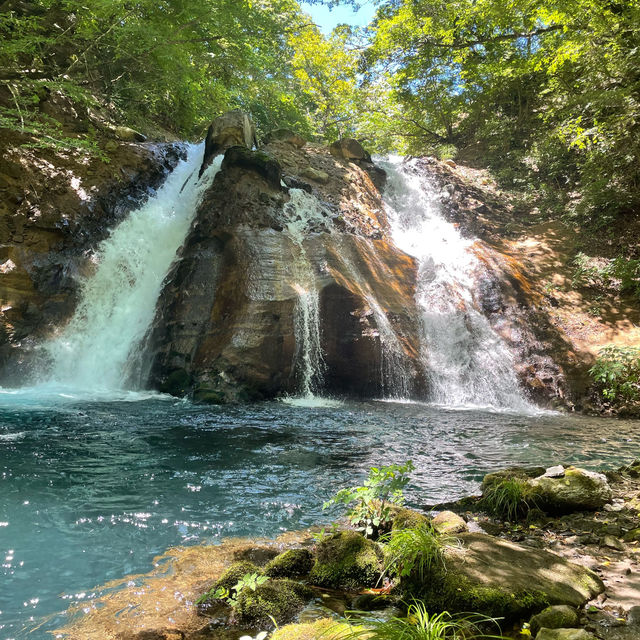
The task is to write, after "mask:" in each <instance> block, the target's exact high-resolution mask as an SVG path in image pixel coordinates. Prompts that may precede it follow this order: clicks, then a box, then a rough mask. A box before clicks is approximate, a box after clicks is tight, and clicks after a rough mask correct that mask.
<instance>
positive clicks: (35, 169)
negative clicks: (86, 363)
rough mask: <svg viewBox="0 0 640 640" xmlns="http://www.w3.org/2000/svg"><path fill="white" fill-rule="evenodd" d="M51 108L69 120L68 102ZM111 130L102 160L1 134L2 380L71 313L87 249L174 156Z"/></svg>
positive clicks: (19, 371)
mask: <svg viewBox="0 0 640 640" xmlns="http://www.w3.org/2000/svg"><path fill="white" fill-rule="evenodd" d="M54 107H55V109H56V113H58V114H60V112H61V111H62V112H63V115H65V114H66V116H68V118H70V119H71V120H73V118H72V115H73V114H72V113H66V112H67V111H69V110H70V109H71V106H70V105H57V106H56V105H52V107H51V108H52V109H53V108H54ZM65 110H66V111H65ZM118 135H119V134H118V132H110V133H109V135H107V136H106V137H105V140H103V142H104V143H105V147H106V148H105V154H106V156H105V157H106V159H107V160H108V162H106V161H103V160H101V159H99V158H95V157H91V156H90V155H87V154H83V153H80V152H70V151H67V152H64V151H55V150H51V149H45V150H42V149H29V148H25V147H22V146H21V145H22V143H24V142H25V141H28V140H27V139H26V138H25V136H21V135H20V134H19V133H15V132H9V131H7V130H2V131H1V132H0V150H1V152H2V164H1V169H0V194H1V195H2V198H0V385H3V386H16V385H19V384H21V383H23V382H24V381H25V379H26V377H27V376H28V373H29V368H30V367H29V365H30V363H31V360H32V355H33V348H34V347H35V346H36V345H37V343H38V342H39V341H41V340H42V339H44V338H46V337H47V336H48V335H49V334H50V333H51V332H52V331H53V330H54V329H55V328H56V327H59V326H60V325H63V324H64V323H65V322H66V321H67V320H68V318H69V317H70V315H71V314H72V313H73V311H74V309H75V307H76V304H77V301H78V287H79V282H80V280H81V278H82V276H83V275H86V274H87V273H90V271H91V268H92V262H91V252H92V249H93V248H95V246H96V245H97V243H98V242H100V240H102V239H103V238H105V237H106V236H107V235H108V233H109V229H110V227H112V226H113V225H114V224H115V223H117V222H118V221H119V220H121V219H122V218H123V217H124V216H125V215H126V214H127V213H128V212H129V211H130V210H131V209H133V208H135V207H136V206H137V205H138V204H140V203H141V202H142V201H143V200H144V199H145V198H146V197H147V196H148V193H149V189H150V188H153V187H156V186H158V185H159V184H161V182H162V180H163V179H164V178H165V176H166V174H167V172H168V171H170V170H171V169H172V168H173V167H174V166H175V165H176V163H177V162H178V159H179V157H180V155H181V153H182V152H181V148H180V146H179V145H173V144H163V145H158V144H143V143H136V142H132V141H126V140H122V139H121V138H120V139H119V138H118ZM121 137H122V136H121Z"/></svg>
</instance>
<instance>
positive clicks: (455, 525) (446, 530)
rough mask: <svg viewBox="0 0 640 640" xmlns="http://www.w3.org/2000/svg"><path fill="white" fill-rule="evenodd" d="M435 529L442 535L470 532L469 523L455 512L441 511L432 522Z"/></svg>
mask: <svg viewBox="0 0 640 640" xmlns="http://www.w3.org/2000/svg"><path fill="white" fill-rule="evenodd" d="M431 524H432V526H433V528H434V529H435V530H436V532H437V533H440V534H444V535H446V534H453V533H462V532H464V531H468V530H469V528H468V527H467V523H466V522H465V521H464V520H463V519H462V518H461V517H460V516H459V515H458V514H456V513H453V511H441V512H440V513H439V514H438V515H437V516H435V517H434V518H433V520H432V521H431Z"/></svg>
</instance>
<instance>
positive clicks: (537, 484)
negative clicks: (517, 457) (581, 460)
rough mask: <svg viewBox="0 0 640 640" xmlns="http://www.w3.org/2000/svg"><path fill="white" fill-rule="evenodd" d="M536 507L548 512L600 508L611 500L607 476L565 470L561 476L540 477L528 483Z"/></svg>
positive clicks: (574, 468)
mask: <svg viewBox="0 0 640 640" xmlns="http://www.w3.org/2000/svg"><path fill="white" fill-rule="evenodd" d="M528 484H529V486H530V487H531V489H532V490H533V495H534V497H535V503H536V506H537V507H538V508H539V509H542V510H543V511H546V512H547V513H571V512H572V511H581V510H595V509H601V508H602V507H603V506H604V505H605V504H606V503H607V502H609V501H610V500H611V498H612V497H613V493H612V491H611V487H610V486H609V483H608V482H607V478H606V476H604V475H603V474H602V473H594V472H593V471H586V470H585V469H578V468H576V467H568V468H567V469H565V471H564V474H563V475H562V476H554V477H549V476H546V475H542V476H540V477H538V478H533V479H532V480H529V481H528Z"/></svg>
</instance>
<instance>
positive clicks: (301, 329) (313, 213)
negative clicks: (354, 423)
mask: <svg viewBox="0 0 640 640" xmlns="http://www.w3.org/2000/svg"><path fill="white" fill-rule="evenodd" d="M289 196H290V200H289V202H287V204H286V205H285V206H284V209H283V220H282V222H283V225H284V227H285V229H286V230H287V233H288V235H289V236H290V238H291V239H292V241H293V245H294V259H293V264H292V265H291V274H292V281H291V287H292V289H293V290H294V291H295V292H296V294H297V300H296V306H295V310H294V314H293V326H294V333H295V342H296V352H295V356H294V372H295V374H296V376H297V378H298V379H299V380H300V385H299V394H300V396H302V397H303V398H312V397H313V395H314V393H316V392H317V391H318V390H319V389H320V388H321V386H322V381H323V378H324V371H325V363H324V358H323V354H322V346H321V344H320V342H321V328H320V327H321V325H320V296H319V294H318V288H317V286H316V277H315V273H314V271H313V267H312V266H311V262H310V260H309V256H308V255H307V250H306V248H305V246H304V242H303V240H304V236H305V233H306V232H307V231H308V230H309V227H313V226H318V225H319V226H321V227H322V226H325V225H326V219H325V215H324V212H323V210H322V207H321V205H320V202H318V200H317V199H316V198H315V197H314V196H312V195H310V194H308V193H307V192H306V191H303V190H302V189H291V190H290V191H289Z"/></svg>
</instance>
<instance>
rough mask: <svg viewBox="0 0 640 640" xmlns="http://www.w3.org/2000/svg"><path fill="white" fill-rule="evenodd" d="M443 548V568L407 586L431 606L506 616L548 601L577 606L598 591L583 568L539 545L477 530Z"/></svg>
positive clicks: (516, 615) (601, 588) (526, 611)
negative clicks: (511, 540) (532, 546)
mask: <svg viewBox="0 0 640 640" xmlns="http://www.w3.org/2000/svg"><path fill="white" fill-rule="evenodd" d="M457 539H458V541H459V543H458V544H456V545H453V546H449V547H446V548H445V550H444V565H445V570H439V571H438V572H436V574H435V575H433V576H432V577H431V579H430V580H429V581H427V582H425V583H423V584H416V585H413V586H412V591H413V592H412V593H411V594H410V595H411V596H413V597H416V598H418V599H420V600H424V601H425V602H428V603H429V606H430V607H431V608H432V610H439V611H450V612H451V613H455V612H463V611H475V612H478V613H482V614H484V615H488V616H492V617H504V618H507V619H509V620H512V619H516V618H519V617H524V616H526V615H531V614H532V613H537V612H539V611H541V610H542V609H544V608H545V607H548V606H550V605H556V604H566V605H570V606H572V607H579V606H582V605H583V604H584V603H585V602H587V601H588V600H591V599H592V598H593V597H595V596H596V595H598V594H599V593H602V592H603V591H604V584H603V583H602V581H601V580H600V578H599V577H598V576H597V575H596V574H595V573H593V572H592V571H590V570H589V569H586V568H585V567H582V566H580V565H577V564H574V563H572V562H569V561H568V560H565V559H564V558H562V557H560V556H558V555H556V554H554V553H551V552H549V551H543V550H539V549H530V548H525V547H523V546H520V545H518V544H516V543H514V542H509V541H507V540H502V539H498V538H493V537H491V536H488V535H485V534H480V533H462V534H459V535H458V536H457Z"/></svg>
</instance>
